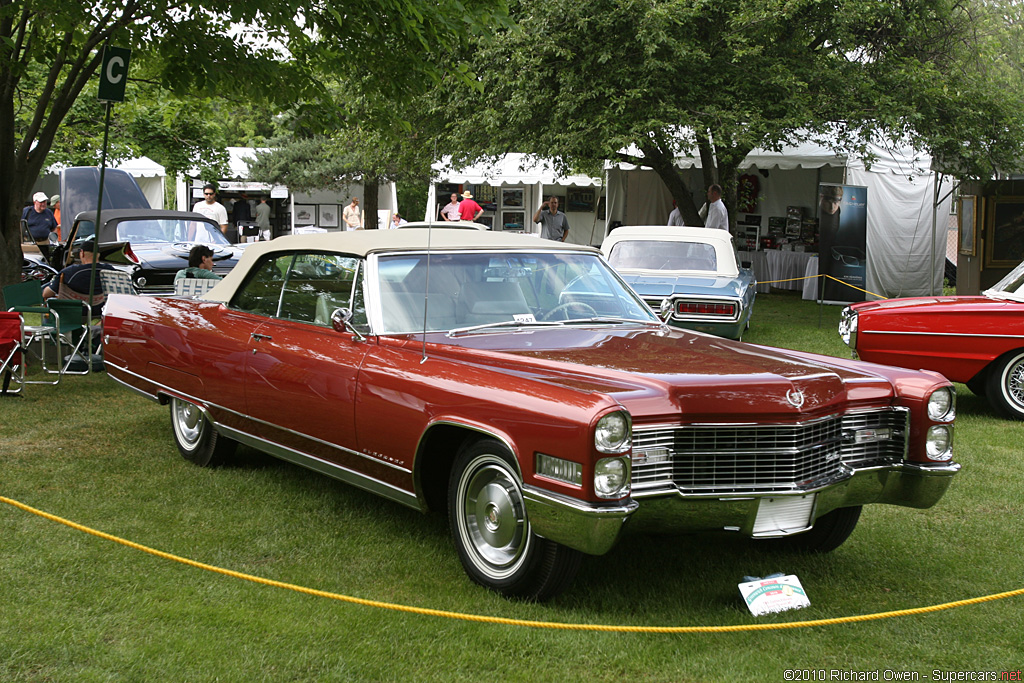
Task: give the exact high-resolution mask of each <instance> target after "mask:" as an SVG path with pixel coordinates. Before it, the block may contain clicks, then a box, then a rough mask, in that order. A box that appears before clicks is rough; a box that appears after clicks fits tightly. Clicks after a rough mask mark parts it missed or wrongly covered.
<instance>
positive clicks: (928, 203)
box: [607, 142, 951, 297]
mask: <svg viewBox="0 0 1024 683" xmlns="http://www.w3.org/2000/svg"><path fill="white" fill-rule="evenodd" d="M870 154H871V156H872V157H873V159H872V162H871V165H870V168H868V166H867V164H866V163H865V162H864V160H862V159H859V158H854V157H850V156H847V155H842V154H836V153H835V152H833V151H832V150H830V149H828V148H826V147H824V146H822V145H817V144H814V143H809V142H805V143H802V144H798V145H793V146H789V147H785V148H784V149H782V150H781V151H780V152H773V151H769V150H762V149H756V150H754V151H753V152H751V153H750V154H748V155H747V157H746V158H745V159H744V161H743V163H742V164H740V169H741V170H743V171H747V172H751V173H755V174H756V177H757V178H758V181H759V183H760V191H759V200H758V203H757V206H756V213H757V214H759V215H762V216H764V217H768V216H785V215H786V207H787V206H801V207H804V210H805V212H806V215H809V216H814V215H815V211H816V209H815V207H816V206H817V190H818V183H821V182H828V183H843V184H847V185H860V186H864V187H867V188H868V191H867V197H868V211H867V250H868V265H867V289H868V290H870V291H872V292H876V293H878V294H882V295H884V296H887V297H893V296H920V295H927V294H932V293H934V292H936V291H941V287H942V277H943V274H944V265H945V258H946V222H947V221H946V219H947V217H948V215H949V209H950V202H951V199H950V196H949V189H948V185H947V184H948V183H949V181H942V180H941V179H940V178H939V177H938V176H937V174H936V173H935V172H934V171H933V170H932V163H931V157H930V156H929V155H928V154H926V153H923V152H919V151H915V150H913V149H909V148H906V149H891V148H885V147H881V146H877V145H876V146H872V147H871V148H870ZM676 164H677V165H678V166H679V167H680V168H682V169H684V175H685V177H686V179H687V181H688V184H689V186H690V187H691V188H693V189H694V190H696V192H695V197H694V201H695V202H696V203H697V205H698V206H700V204H701V203H703V177H702V175H701V173H700V168H701V161H700V157H699V156H696V157H691V156H684V157H679V158H678V159H677V160H676ZM607 173H608V212H609V213H608V218H609V220H619V221H622V222H623V223H624V224H626V225H645V224H653V225H662V224H664V223H665V222H666V218H667V216H668V213H669V211H670V210H671V207H672V197H671V195H670V194H669V192H668V188H666V187H665V185H664V183H662V182H661V179H660V178H659V177H658V176H657V174H655V173H654V171H651V170H649V169H642V168H637V167H635V166H630V165H627V164H618V165H609V168H608V171H607ZM766 223H767V220H766V219H765V220H764V221H763V223H762V224H763V225H764V224H766Z"/></svg>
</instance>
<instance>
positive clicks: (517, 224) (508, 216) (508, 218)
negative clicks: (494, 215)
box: [501, 211, 526, 231]
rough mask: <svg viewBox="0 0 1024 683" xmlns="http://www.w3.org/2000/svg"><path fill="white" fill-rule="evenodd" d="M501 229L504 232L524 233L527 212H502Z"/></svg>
mask: <svg viewBox="0 0 1024 683" xmlns="http://www.w3.org/2000/svg"><path fill="white" fill-rule="evenodd" d="M501 229H502V230H518V231H523V230H525V229H526V212H525V211H502V212H501Z"/></svg>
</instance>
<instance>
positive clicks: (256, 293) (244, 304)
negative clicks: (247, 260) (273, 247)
mask: <svg viewBox="0 0 1024 683" xmlns="http://www.w3.org/2000/svg"><path fill="white" fill-rule="evenodd" d="M294 257H295V255H294V254H285V255H283V256H277V257H276V258H274V257H267V258H265V259H264V260H262V261H260V262H258V263H257V264H256V266H255V267H254V268H253V270H252V272H251V273H250V275H249V277H248V278H247V279H246V281H245V282H244V283H243V284H242V286H241V287H240V288H239V289H238V292H237V293H236V294H235V296H234V298H233V299H232V301H231V307H232V308H237V309H238V310H240V311H248V312H249V313H257V314H259V315H268V316H271V315H277V308H278V304H279V303H280V301H281V289H282V287H283V286H284V275H285V273H287V272H288V267H289V266H290V265H291V262H292V260H293V259H294Z"/></svg>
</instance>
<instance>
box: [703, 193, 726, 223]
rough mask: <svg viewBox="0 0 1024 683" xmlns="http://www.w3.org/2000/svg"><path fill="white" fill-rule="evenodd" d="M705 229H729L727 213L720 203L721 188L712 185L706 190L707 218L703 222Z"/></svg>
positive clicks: (723, 205)
mask: <svg viewBox="0 0 1024 683" xmlns="http://www.w3.org/2000/svg"><path fill="white" fill-rule="evenodd" d="M704 227H705V228H717V229H719V230H728V229H729V212H728V211H726V210H725V204H723V203H722V187H721V186H720V185H712V186H711V187H709V188H708V218H707V220H706V221H704Z"/></svg>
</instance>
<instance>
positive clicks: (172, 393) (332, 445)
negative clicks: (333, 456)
mask: <svg viewBox="0 0 1024 683" xmlns="http://www.w3.org/2000/svg"><path fill="white" fill-rule="evenodd" d="M112 365H113V364H112ZM113 367H115V368H116V369H117V370H119V371H121V372H124V373H125V374H127V375H131V376H133V377H138V378H139V379H141V380H144V381H146V382H149V383H150V384H152V385H153V386H155V387H157V388H158V389H159V390H160V391H158V392H157V394H156V395H151V394H148V393H146V392H144V391H142V390H140V389H136V388H135V387H133V386H131V385H130V384H126V383H125V382H123V381H121V380H118V379H117V378H116V377H112V379H114V380H116V381H118V382H120V383H121V384H122V385H124V386H126V387H128V388H129V389H131V390H133V391H135V392H137V393H139V394H141V395H143V396H145V397H147V398H150V399H152V400H154V401H157V402H158V403H160V402H161V401H160V397H159V394H160V393H166V394H167V395H168V396H177V397H178V398H182V399H185V400H187V401H189V402H190V403H194V404H196V405H197V406H199V407H200V408H202V409H203V410H204V411H205V410H207V409H208V408H210V407H213V408H216V409H218V410H223V411H224V412H225V413H231V414H232V415H237V416H238V417H241V418H243V419H245V420H249V421H250V422H257V423H259V424H262V425H266V426H268V427H272V428H274V429H279V430H281V431H283V432H287V433H289V434H293V435H295V436H297V437H299V438H302V439H307V440H309V441H313V442H316V443H318V444H320V445H322V446H327V447H328V448H333V449H334V450H336V451H340V452H342V453H347V454H349V455H355V456H359V457H360V458H363V459H365V460H368V461H369V462H372V463H375V464H377V465H384V466H386V467H390V468H391V469H394V470H398V471H399V472H402V473H403V474H412V470H410V469H409V468H407V467H402V466H401V465H396V464H394V463H390V462H387V461H386V460H379V459H377V458H374V457H373V456H370V455H366V454H365V453H360V452H359V451H354V450H352V449H350V448H345V447H344V446H339V445H338V444H335V443H330V442H329V441H324V440H323V439H318V438H317V437H315V436H310V435H308V434H305V433H303V432H297V431H295V430H294V429H288V428H286V427H281V426H280V425H275V424H273V423H272V422H267V421H266V420H261V419H259V418H256V417H252V416H251V415H246V414H245V413H242V412H239V411H237V410H232V409H231V408H228V407H227V406H224V405H221V404H219V403H211V402H209V401H203V400H201V399H199V398H198V397H196V396H193V395H191V394H186V393H185V392H182V391H178V390H177V389H172V388H170V387H168V386H166V385H164V384H160V383H159V382H154V381H153V380H151V379H148V378H146V377H143V376H142V375H140V374H138V373H137V372H132V371H131V370H127V369H125V368H123V367H121V366H119V365H113ZM214 424H215V425H216V426H217V429H219V430H220V431H223V432H226V431H227V430H228V429H229V428H227V427H225V426H224V425H223V424H221V423H220V422H216V421H214ZM231 431H237V430H234V429H233V428H231ZM237 433H241V432H237ZM253 438H261V437H253ZM267 443H272V442H267ZM257 448H258V447H257ZM260 450H264V449H262V448H261V449H260ZM311 457H312V456H311Z"/></svg>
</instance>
